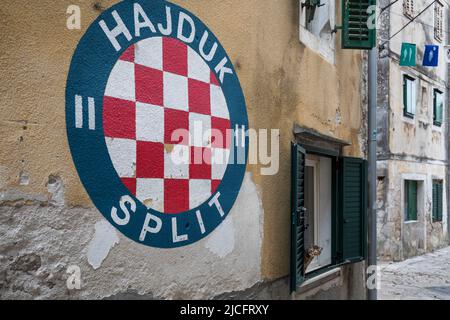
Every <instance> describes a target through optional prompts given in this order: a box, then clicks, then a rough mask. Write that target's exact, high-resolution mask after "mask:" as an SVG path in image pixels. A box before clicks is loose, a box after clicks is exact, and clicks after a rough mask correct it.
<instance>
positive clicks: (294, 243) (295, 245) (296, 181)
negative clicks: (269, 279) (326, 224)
mask: <svg viewBox="0 0 450 320" xmlns="http://www.w3.org/2000/svg"><path fill="white" fill-rule="evenodd" d="M305 164H306V152H305V150H304V149H303V148H301V147H300V146H299V145H297V144H293V145H292V174H291V175H292V187H291V193H292V194H291V197H292V208H291V292H293V291H295V290H296V289H297V287H298V286H299V285H300V284H301V283H302V282H303V281H304V279H305V269H304V256H305V238H304V237H305V208H304V205H305Z"/></svg>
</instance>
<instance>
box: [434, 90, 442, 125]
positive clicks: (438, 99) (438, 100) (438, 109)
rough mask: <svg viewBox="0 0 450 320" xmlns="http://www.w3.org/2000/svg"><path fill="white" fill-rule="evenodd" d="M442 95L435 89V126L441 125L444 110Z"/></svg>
mask: <svg viewBox="0 0 450 320" xmlns="http://www.w3.org/2000/svg"><path fill="white" fill-rule="evenodd" d="M443 109H444V95H443V93H442V92H441V91H439V90H437V89H435V90H434V94H433V123H434V125H435V126H439V127H440V126H441V125H442V115H443V112H444V110H443Z"/></svg>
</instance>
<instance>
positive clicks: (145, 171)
mask: <svg viewBox="0 0 450 320" xmlns="http://www.w3.org/2000/svg"><path fill="white" fill-rule="evenodd" d="M66 119H67V132H68V138H69V143H70V148H71V152H72V156H73V159H74V162H75V165H76V168H77V170H78V174H79V176H80V178H81V181H82V183H83V185H84V186H85V188H86V190H87V192H88V193H89V196H90V197H91V199H92V201H93V202H94V204H95V205H96V207H97V208H98V209H99V211H100V212H101V213H102V214H103V215H104V216H105V218H106V219H107V220H108V221H109V222H110V223H111V224H112V225H114V226H115V227H116V228H117V229H118V230H120V231H121V232H122V233H123V234H124V235H126V236H127V237H129V238H131V239H133V240H135V241H137V242H139V243H142V244H144V245H148V246H152V247H158V248H173V247H180V246H185V245H188V244H192V243H194V242H196V241H198V240H200V239H202V238H204V237H206V236H207V235H208V234H210V233H211V232H213V231H214V230H215V229H216V228H217V227H218V226H219V225H220V224H221V223H222V222H223V221H224V219H226V216H227V214H228V213H229V211H230V210H231V208H232V206H233V204H234V202H235V200H236V197H237V195H238V193H239V190H240V187H241V184H242V180H243V177H244V174H245V166H246V162H247V153H248V137H247V136H246V135H245V132H246V129H247V128H248V119H247V111H246V106H245V100H244V96H243V93H242V89H241V87H240V84H239V80H238V78H237V76H236V72H235V70H234V68H233V65H232V63H231V61H230V58H229V57H228V56H227V54H226V52H225V50H224V49H223V48H222V46H221V45H220V43H219V41H218V40H217V39H216V37H215V36H214V34H213V33H212V32H211V31H210V30H209V29H208V28H207V27H206V26H205V25H204V24H203V23H202V22H201V21H200V20H199V19H198V18H197V17H195V16H194V15H192V14H191V13H189V12H188V11H186V10H184V9H182V8H181V7H179V6H176V5H174V4H171V3H168V2H166V1H161V0H156V1H152V0H136V1H123V2H121V3H119V4H117V5H115V6H113V7H112V8H110V9H109V10H107V11H105V12H104V13H103V14H102V15H101V16H100V17H99V18H98V19H97V20H96V21H95V22H94V23H93V24H92V25H91V26H90V27H89V29H88V31H87V32H86V34H85V35H84V36H83V38H82V39H81V41H80V43H79V45H78V47H77V50H76V52H75V55H74V57H73V60H72V64H71V68H70V72H69V76H68V81H67V91H66Z"/></svg>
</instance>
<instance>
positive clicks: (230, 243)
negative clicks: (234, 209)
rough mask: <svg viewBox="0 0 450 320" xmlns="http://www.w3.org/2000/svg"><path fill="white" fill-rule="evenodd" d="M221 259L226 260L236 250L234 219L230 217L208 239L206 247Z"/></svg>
mask: <svg viewBox="0 0 450 320" xmlns="http://www.w3.org/2000/svg"><path fill="white" fill-rule="evenodd" d="M205 247H206V248H208V249H209V251H211V252H212V253H214V254H215V255H217V256H218V257H219V258H225V257H226V256H227V255H229V254H230V253H232V252H233V250H234V225H233V217H228V218H227V219H226V220H225V221H224V222H223V223H222V224H221V225H220V226H219V227H218V228H217V230H216V231H215V232H214V233H213V235H212V236H211V238H209V239H208V241H207V242H206V245H205Z"/></svg>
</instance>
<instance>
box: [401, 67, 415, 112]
mask: <svg viewBox="0 0 450 320" xmlns="http://www.w3.org/2000/svg"><path fill="white" fill-rule="evenodd" d="M415 113H416V81H415V80H414V78H412V77H410V76H407V75H404V76H403V114H404V115H405V116H406V117H409V118H414V114H415Z"/></svg>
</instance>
